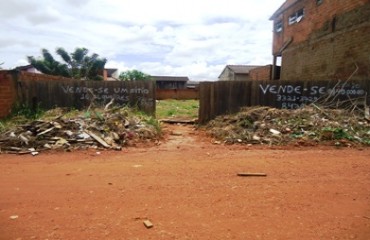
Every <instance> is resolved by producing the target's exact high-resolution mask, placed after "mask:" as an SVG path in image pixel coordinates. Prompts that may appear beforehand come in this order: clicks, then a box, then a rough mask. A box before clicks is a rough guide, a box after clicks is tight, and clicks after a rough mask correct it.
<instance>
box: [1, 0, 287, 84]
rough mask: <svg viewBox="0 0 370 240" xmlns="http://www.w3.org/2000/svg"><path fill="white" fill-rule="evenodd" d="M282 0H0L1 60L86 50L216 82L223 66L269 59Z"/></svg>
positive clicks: (21, 61)
mask: <svg viewBox="0 0 370 240" xmlns="http://www.w3.org/2000/svg"><path fill="white" fill-rule="evenodd" d="M284 2H285V0H258V1H255V0H227V1H223V0H181V1H179V0H155V1H153V0H0V19H1V21H0V64H1V63H3V64H2V65H1V68H3V69H11V68H14V67H16V66H22V65H27V64H28V62H27V56H34V57H40V56H41V49H42V48H46V49H48V50H49V51H50V52H51V53H52V54H53V55H54V56H55V55H56V54H55V49H56V48H58V47H62V48H64V49H65V50H66V51H67V52H73V51H74V49H75V48H77V47H85V48H87V49H89V54H92V53H97V54H99V56H100V57H104V58H107V60H108V62H107V64H106V67H107V68H118V69H119V71H120V72H122V71H127V70H133V69H136V70H139V71H142V72H144V73H146V74H149V75H162V76H188V77H189V79H190V80H194V81H205V80H217V78H218V76H219V75H220V74H221V72H222V70H223V69H224V68H225V66H226V65H228V64H246V65H267V64H271V63H272V22H271V21H270V20H269V18H270V17H271V15H272V14H273V13H274V12H275V11H276V10H277V9H278V8H279V7H280V6H281V5H282V4H283V3H284Z"/></svg>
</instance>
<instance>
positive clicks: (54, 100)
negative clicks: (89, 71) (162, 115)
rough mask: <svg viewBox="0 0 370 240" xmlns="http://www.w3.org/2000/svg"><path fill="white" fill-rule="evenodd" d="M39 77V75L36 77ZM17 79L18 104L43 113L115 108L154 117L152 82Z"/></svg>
mask: <svg viewBox="0 0 370 240" xmlns="http://www.w3.org/2000/svg"><path fill="white" fill-rule="evenodd" d="M38 75H41V74H38ZM30 76H31V75H29V74H28V75H27V74H26V75H24V74H21V75H18V77H17V83H18V86H17V95H18V96H17V101H18V102H19V103H23V104H27V105H28V106H33V107H35V106H39V107H41V108H43V109H51V108H54V107H74V108H77V109H82V108H86V107H88V106H90V104H92V102H93V104H95V106H97V105H105V104H107V103H109V102H110V101H111V99H114V104H121V105H128V106H130V107H137V108H138V109H139V110H141V111H143V112H146V113H148V114H151V115H154V114H155V99H156V96H155V82H153V81H135V82H131V81H114V82H113V81H112V82H109V81H82V80H73V79H64V78H63V79H55V78H54V77H53V76H51V78H50V79H48V76H47V75H42V78H41V77H40V76H37V79H33V78H31V77H30Z"/></svg>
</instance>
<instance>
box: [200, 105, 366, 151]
mask: <svg viewBox="0 0 370 240" xmlns="http://www.w3.org/2000/svg"><path fill="white" fill-rule="evenodd" d="M206 129H207V132H208V133H210V134H211V136H213V137H215V138H216V139H218V140H217V141H216V142H217V143H221V142H224V143H230V144H232V143H246V144H268V145H287V144H291V143H295V144H300V145H305V144H309V145H312V144H319V143H320V144H323V143H329V144H334V145H337V146H338V145H339V146H351V145H370V119H369V118H368V116H367V114H364V113H363V112H362V113H361V114H355V113H353V112H349V111H347V110H340V109H323V108H320V107H318V106H316V105H311V106H306V107H304V108H300V109H296V110H284V109H275V108H270V107H248V108H243V109H242V110H241V111H240V112H239V113H237V114H234V115H225V116H219V117H217V118H216V119H215V120H212V121H211V122H209V123H208V125H207V126H206Z"/></svg>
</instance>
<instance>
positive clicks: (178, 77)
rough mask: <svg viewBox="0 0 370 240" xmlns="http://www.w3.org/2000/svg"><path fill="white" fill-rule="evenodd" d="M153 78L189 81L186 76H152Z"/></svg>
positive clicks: (169, 80) (157, 79)
mask: <svg viewBox="0 0 370 240" xmlns="http://www.w3.org/2000/svg"><path fill="white" fill-rule="evenodd" d="M151 77H152V79H153V80H156V81H168V82H187V81H189V78H188V77H184V76H151Z"/></svg>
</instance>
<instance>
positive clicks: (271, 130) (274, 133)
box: [269, 128, 281, 135]
mask: <svg viewBox="0 0 370 240" xmlns="http://www.w3.org/2000/svg"><path fill="white" fill-rule="evenodd" d="M269 131H270V133H272V134H273V135H280V134H281V132H279V131H278V130H275V129H272V128H271V129H270V130H269Z"/></svg>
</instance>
